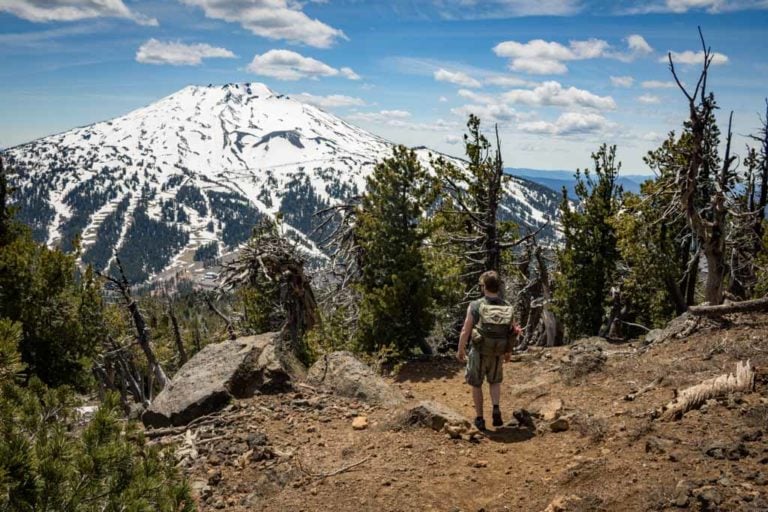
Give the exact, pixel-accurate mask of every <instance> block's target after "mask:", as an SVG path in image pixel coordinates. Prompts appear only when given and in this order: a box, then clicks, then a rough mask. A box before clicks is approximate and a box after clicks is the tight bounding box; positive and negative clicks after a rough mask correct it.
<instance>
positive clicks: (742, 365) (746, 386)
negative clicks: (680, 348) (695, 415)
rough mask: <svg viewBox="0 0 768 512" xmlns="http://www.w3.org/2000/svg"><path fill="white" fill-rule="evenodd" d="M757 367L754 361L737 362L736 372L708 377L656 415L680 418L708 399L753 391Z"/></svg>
mask: <svg viewBox="0 0 768 512" xmlns="http://www.w3.org/2000/svg"><path fill="white" fill-rule="evenodd" d="M755 375H756V373H755V369H754V368H753V367H752V363H751V362H750V361H749V360H747V361H746V362H741V361H740V362H738V363H736V373H735V374H733V373H726V374H723V375H719V376H717V377H715V378H712V379H707V380H705V381H703V382H701V383H699V384H696V385H695V386H691V387H690V388H686V389H684V390H683V391H681V392H680V393H679V394H678V395H677V396H676V397H675V399H674V400H672V401H671V402H669V403H668V404H667V405H665V406H664V407H662V408H661V409H660V410H658V411H656V414H655V416H656V417H658V418H660V419H662V420H671V419H680V418H682V417H683V415H684V414H685V413H686V412H688V411H690V410H692V409H696V408H698V407H701V406H702V405H703V404H704V403H705V402H706V401H707V400H710V399H713V398H718V397H721V396H724V395H727V394H728V393H733V392H736V391H751V390H753V389H754V387H755Z"/></svg>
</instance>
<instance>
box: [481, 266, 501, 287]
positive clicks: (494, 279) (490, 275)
mask: <svg viewBox="0 0 768 512" xmlns="http://www.w3.org/2000/svg"><path fill="white" fill-rule="evenodd" d="M500 287H501V280H500V279H499V274H498V273H497V272H496V271H494V270H489V271H488V272H483V274H482V275H481V276H480V290H482V291H483V292H485V293H499V288H500Z"/></svg>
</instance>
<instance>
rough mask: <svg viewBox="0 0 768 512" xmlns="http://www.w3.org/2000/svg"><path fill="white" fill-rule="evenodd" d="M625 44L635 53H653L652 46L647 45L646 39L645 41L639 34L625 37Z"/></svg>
mask: <svg viewBox="0 0 768 512" xmlns="http://www.w3.org/2000/svg"><path fill="white" fill-rule="evenodd" d="M627 46H629V50H630V51H631V52H633V53H636V54H640V55H647V54H649V53H653V48H651V45H649V44H648V41H646V40H645V38H644V37H643V36H641V35H639V34H632V35H630V36H629V37H627Z"/></svg>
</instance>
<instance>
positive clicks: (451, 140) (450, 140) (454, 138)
mask: <svg viewBox="0 0 768 512" xmlns="http://www.w3.org/2000/svg"><path fill="white" fill-rule="evenodd" d="M462 140H463V139H462V138H461V137H459V136H458V135H446V136H445V138H444V139H443V142H445V143H446V144H451V145H453V144H458V143H459V142H461V141H462Z"/></svg>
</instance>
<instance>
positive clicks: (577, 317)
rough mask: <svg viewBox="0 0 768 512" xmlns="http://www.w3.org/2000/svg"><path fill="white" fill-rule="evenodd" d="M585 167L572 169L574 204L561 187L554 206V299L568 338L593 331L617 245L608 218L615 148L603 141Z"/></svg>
mask: <svg viewBox="0 0 768 512" xmlns="http://www.w3.org/2000/svg"><path fill="white" fill-rule="evenodd" d="M592 160H593V161H594V178H593V177H592V174H591V173H590V172H589V170H585V171H584V174H583V175H582V174H581V172H579V171H576V186H575V192H576V196H577V200H578V204H576V205H575V206H571V201H570V200H569V198H568V193H567V191H566V190H565V188H563V201H562V203H561V205H560V212H561V223H562V229H563V235H564V238H565V246H564V247H563V248H562V249H561V250H559V251H558V253H557V259H558V269H559V272H558V274H557V276H556V289H555V299H556V302H557V305H558V308H559V312H560V315H561V317H562V318H563V321H564V323H565V325H566V327H567V329H568V334H569V336H570V337H572V338H573V337H576V336H583V335H586V336H591V335H595V334H597V332H598V330H599V329H600V324H601V322H602V318H603V302H604V300H605V298H606V297H607V296H608V292H609V288H610V286H611V284H612V281H613V278H614V276H615V273H616V262H617V260H618V250H617V246H616V234H615V231H614V227H613V225H612V224H611V219H612V218H613V216H614V215H615V214H616V212H617V211H618V209H619V207H620V204H621V194H622V190H621V187H620V186H619V185H618V184H617V183H616V178H617V177H618V174H619V169H620V167H621V164H620V163H617V162H616V147H615V146H611V147H610V148H609V147H608V146H606V145H605V144H603V145H602V146H601V147H600V149H599V150H598V151H597V153H593V154H592Z"/></svg>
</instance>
